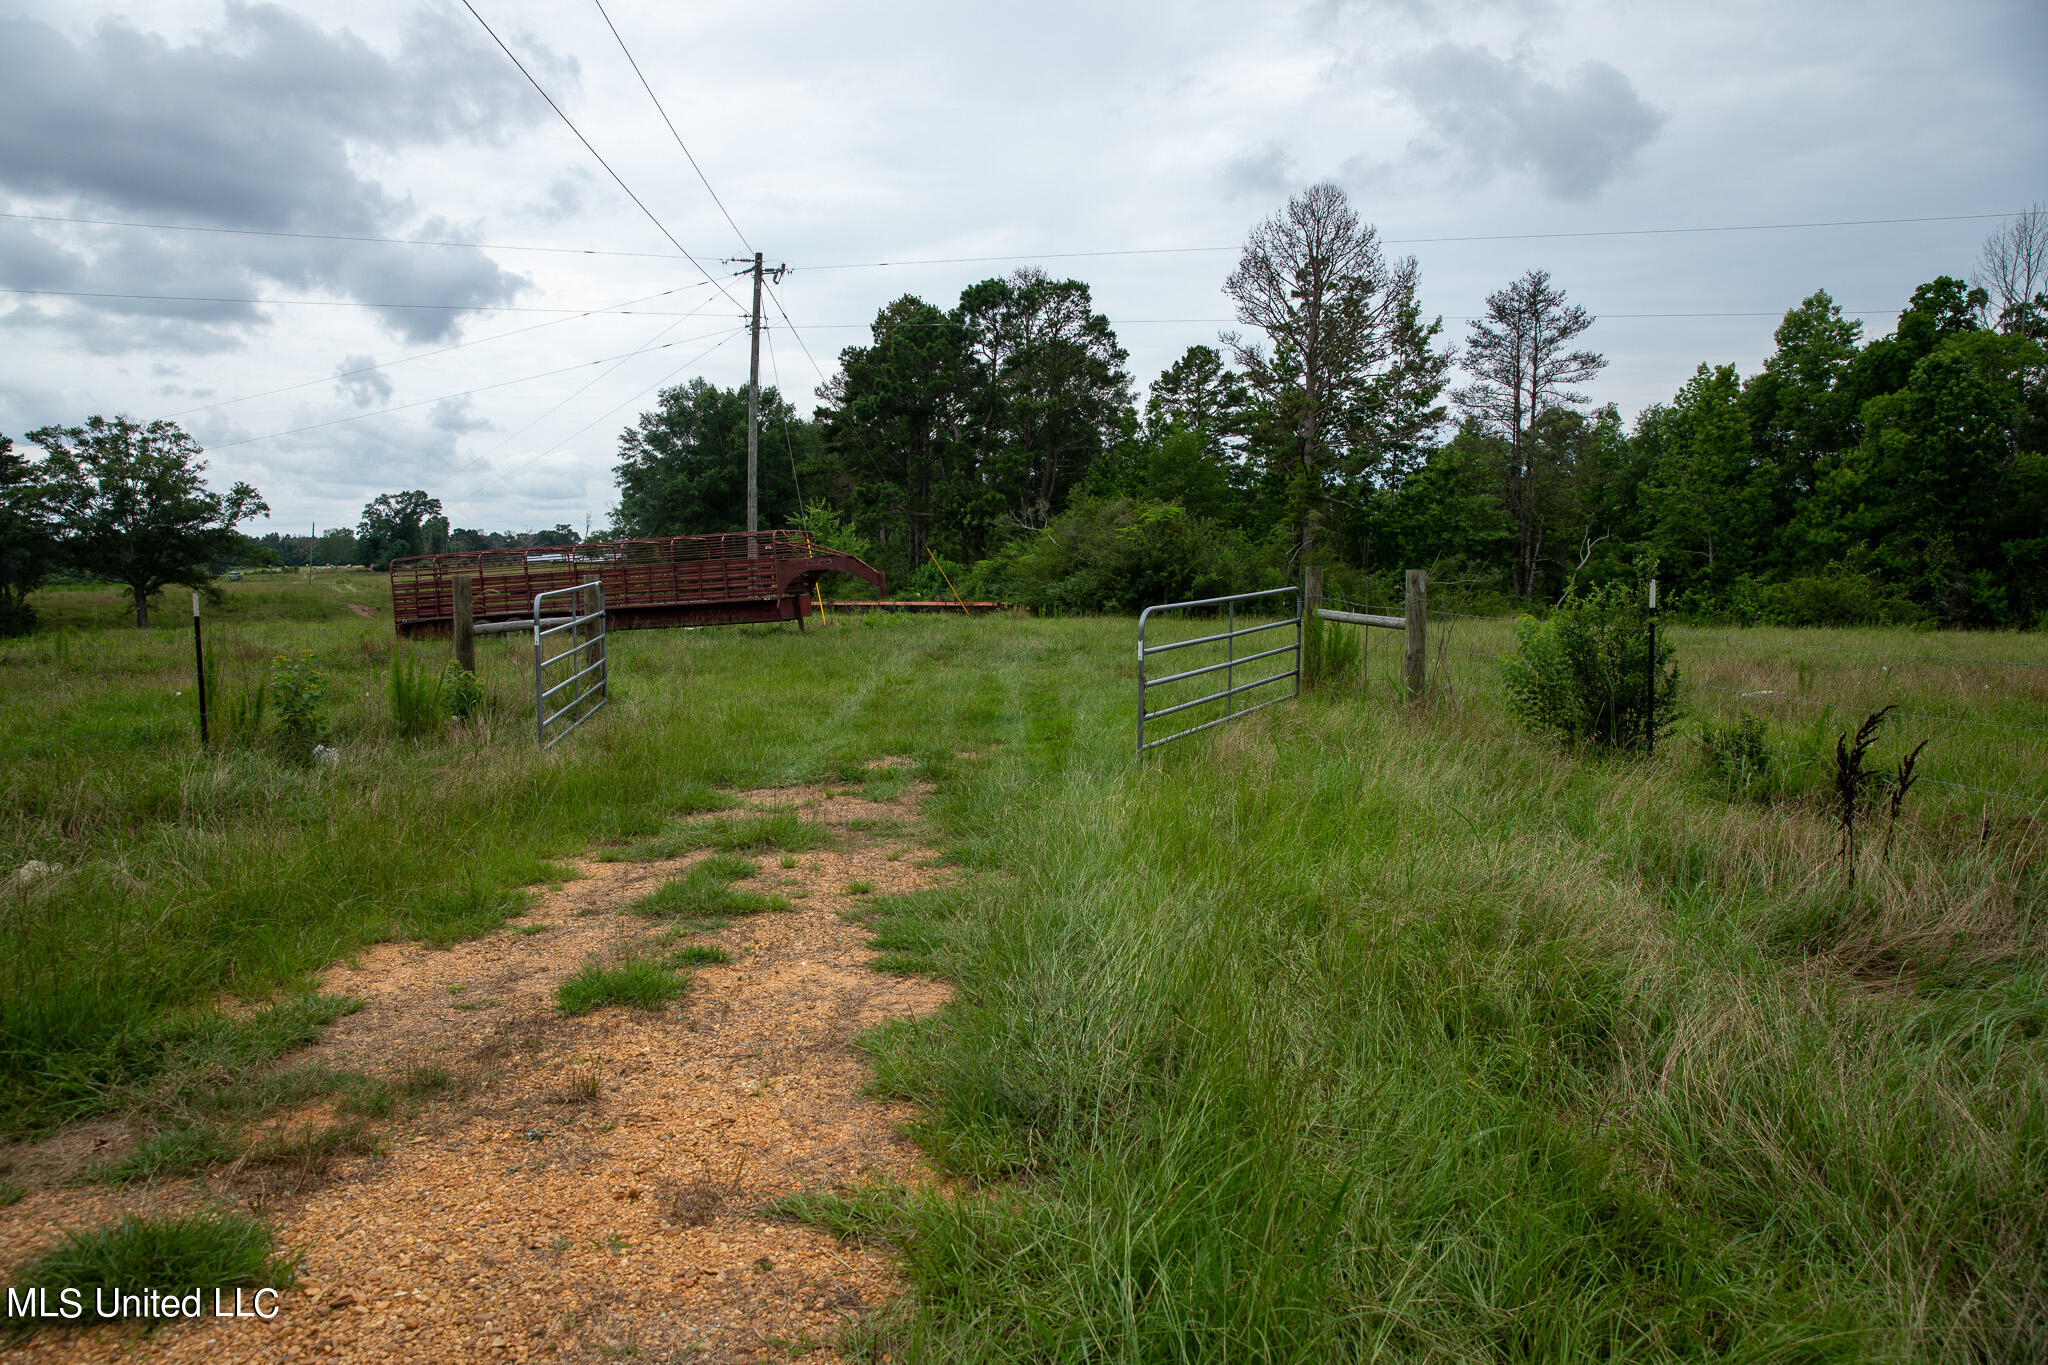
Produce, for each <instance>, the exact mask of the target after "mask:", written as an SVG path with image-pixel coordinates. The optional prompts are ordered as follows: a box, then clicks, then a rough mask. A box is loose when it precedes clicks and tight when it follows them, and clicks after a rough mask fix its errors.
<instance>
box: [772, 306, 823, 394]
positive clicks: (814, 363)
mask: <svg viewBox="0 0 2048 1365" xmlns="http://www.w3.org/2000/svg"><path fill="white" fill-rule="evenodd" d="M768 297H769V298H770V299H771V300H773V301H774V304H775V311H776V312H777V313H780V314H781V315H782V320H783V321H784V322H786V323H788V324H789V334H790V335H791V336H793V337H795V338H796V344H797V345H799V346H802V347H803V352H804V359H806V360H808V361H810V362H811V368H812V369H814V370H816V371H817V372H818V382H819V383H820V384H823V383H825V382H826V381H827V378H828V376H827V375H826V374H825V367H824V366H822V365H820V364H819V363H818V358H817V357H816V356H814V355H812V354H811V348H810V347H809V346H808V345H806V344H805V342H804V334H803V333H802V332H800V331H798V330H797V326H796V323H795V322H792V321H791V320H790V316H789V310H788V309H786V308H784V307H783V306H782V296H781V295H780V294H778V293H776V291H775V288H774V286H773V285H770V286H769V288H768Z"/></svg>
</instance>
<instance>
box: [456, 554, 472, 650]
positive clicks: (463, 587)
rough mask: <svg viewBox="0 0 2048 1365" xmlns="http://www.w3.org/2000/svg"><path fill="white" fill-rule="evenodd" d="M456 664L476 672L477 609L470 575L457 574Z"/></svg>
mask: <svg viewBox="0 0 2048 1365" xmlns="http://www.w3.org/2000/svg"><path fill="white" fill-rule="evenodd" d="M455 666H456V667H457V668H460V669H461V670H462V671H463V672H465V673H472V674H473V673H475V672H476V611H475V608H474V605H473V604H472V602H471V599H470V586H469V575H468V574H466V573H459V574H457V575H455Z"/></svg>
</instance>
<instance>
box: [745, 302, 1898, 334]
mask: <svg viewBox="0 0 2048 1365" xmlns="http://www.w3.org/2000/svg"><path fill="white" fill-rule="evenodd" d="M1786 311H1787V310H1785V309H1773V310H1770V311H1767V312H1743V313H1738V312H1712V313H1598V312H1596V313H1595V314H1594V319H1593V320H1594V321H1595V322H1606V321H1609V320H1611V319H1623V320H1628V319H1660V318H1673V319H1678V318H1781V317H1783V316H1785V313H1786ZM1838 311H1840V312H1841V313H1842V315H1843V316H1844V317H1859V318H1860V317H1893V316H1896V315H1897V314H1899V313H1900V312H1903V311H1904V310H1903V309H1898V308H1860V309H1859V308H1843V309H1840V310H1838ZM1441 316H1442V317H1443V320H1444V321H1446V322H1478V321H1483V319H1482V318H1480V317H1478V316H1476V315H1459V314H1450V313H1445V314H1442V315H1441ZM785 320H786V319H785ZM1104 320H1105V321H1106V322H1108V323H1109V324H1110V325H1111V326H1113V327H1141V326H1177V325H1202V326H1211V325H1213V326H1241V325H1243V322H1242V319H1239V318H1107V319H1104ZM962 325H963V324H961V323H958V322H954V321H952V320H950V319H942V320H940V321H937V322H891V323H890V324H889V327H890V328H891V329H892V330H893V329H895V328H898V327H959V326H962ZM809 326H810V328H811V330H812V331H814V332H838V331H855V330H863V329H866V328H870V327H873V326H874V323H872V322H814V323H810V324H809Z"/></svg>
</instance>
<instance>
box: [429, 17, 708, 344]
mask: <svg viewBox="0 0 2048 1365" xmlns="http://www.w3.org/2000/svg"><path fill="white" fill-rule="evenodd" d="M462 7H463V8H464V9H466V10H468V11H469V12H470V14H471V16H472V17H474V18H475V19H476V21H477V22H478V23H479V24H483V26H484V32H486V33H488V34H490V35H491V41H492V42H494V43H496V44H497V45H498V50H499V51H500V52H503V53H504V54H505V55H506V56H507V57H511V58H512V65H514V66H516V67H518V68H519V74H520V75H522V76H524V77H526V83H527V84H528V85H531V86H532V87H533V88H534V90H535V91H537V92H538V93H539V95H540V97H541V98H542V99H544V100H546V101H547V102H548V108H550V109H552V110H554V111H555V115H556V117H558V118H560V119H561V120H562V122H563V123H565V124H567V125H568V128H569V131H570V132H572V133H574V134H576V140H577V141H578V142H580V143H582V144H583V145H584V147H585V148H586V149H587V150H588V151H589V152H590V154H591V155H592V156H594V157H596V158H597V164H598V165H600V166H602V167H604V169H605V173H606V174H607V175H609V176H611V178H612V179H613V180H615V181H617V182H618V185H619V188H620V189H622V190H624V191H625V192H626V197H627V198H628V199H631V200H632V201H633V202H634V203H635V204H637V205H639V207H640V211H641V212H642V213H644V214H646V215H647V221H648V222H650V223H652V224H654V226H655V227H657V228H660V229H661V235H662V236H664V237H666V238H668V240H669V244H670V245H671V246H673V247H675V249H676V250H677V251H680V252H682V253H683V258H684V259H685V260H687V261H688V262H689V263H690V264H691V265H693V266H696V267H697V273H698V274H700V275H702V276H703V277H704V278H705V279H707V280H711V282H712V284H713V285H714V286H716V287H717V289H718V292H719V293H721V294H725V297H726V298H727V299H729V300H731V302H732V305H733V306H734V307H735V308H737V307H738V306H739V302H740V301H739V300H738V299H735V298H733V296H732V295H731V294H729V293H726V288H725V286H724V285H722V284H719V283H718V281H717V280H715V279H713V278H712V275H711V272H710V271H708V270H706V269H705V268H704V267H703V265H702V264H700V263H699V262H698V260H697V258H696V257H695V256H692V255H691V254H690V250H689V248H688V247H686V246H684V245H683V244H682V243H681V242H679V241H677V240H676V235H675V234H674V233H673V232H670V231H669V230H668V227H667V226H666V225H665V224H664V223H663V222H662V221H661V219H659V218H657V217H655V216H654V210H653V209H651V208H648V207H647V205H646V203H644V202H643V201H642V200H641V198H640V196H639V195H637V194H635V193H633V187H632V186H631V185H628V184H627V183H626V181H625V178H624V177H623V176H621V175H620V174H619V173H618V172H617V171H615V170H613V169H612V163H611V162H609V161H606V160H605V159H604V157H603V155H602V154H600V153H599V152H598V150H597V148H595V147H593V146H591V143H590V139H589V138H587V137H585V136H583V130H582V129H581V128H578V127H577V126H576V124H575V121H574V120H573V119H571V118H570V117H569V116H568V115H567V114H565V113H563V112H562V106H561V105H559V104H556V103H555V97H554V96H552V95H550V94H549V93H548V92H547V91H546V90H544V89H542V88H541V83H540V82H539V81H537V80H535V79H534V78H533V73H532V72H531V71H528V70H527V69H526V63H524V62H522V61H520V60H519V58H518V57H516V56H513V53H512V49H511V48H509V47H506V46H505V40H504V39H503V38H500V37H499V36H498V32H497V30H496V29H494V28H492V27H491V26H490V25H489V24H488V23H485V21H484V17H483V15H481V14H478V13H477V12H476V6H475V5H472V4H470V3H469V0H462ZM607 22H609V21H607Z"/></svg>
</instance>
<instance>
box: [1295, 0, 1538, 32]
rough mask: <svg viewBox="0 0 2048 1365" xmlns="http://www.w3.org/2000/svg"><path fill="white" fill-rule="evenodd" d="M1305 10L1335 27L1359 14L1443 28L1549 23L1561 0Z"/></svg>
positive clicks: (1350, 1) (1318, 0) (1381, 2)
mask: <svg viewBox="0 0 2048 1365" xmlns="http://www.w3.org/2000/svg"><path fill="white" fill-rule="evenodd" d="M1303 14H1304V16H1305V17H1306V18H1307V20H1308V22H1309V24H1310V25H1311V26H1312V27H1315V28H1332V27H1335V26H1337V25H1338V24H1341V23H1343V22H1344V21H1345V20H1347V19H1349V18H1350V17H1351V16H1353V15H1359V16H1363V17H1365V18H1367V19H1370V20H1373V21H1379V20H1383V19H1397V20H1405V21H1406V22H1408V23H1412V24H1414V25H1416V26H1417V27H1418V28H1423V29H1427V30H1429V31H1431V32H1442V31H1444V30H1446V29H1451V28H1456V27H1459V26H1461V25H1469V24H1471V23H1474V22H1479V21H1485V20H1489V19H1516V20H1520V21H1522V22H1523V23H1525V24H1548V23H1550V22H1552V21H1554V20H1555V19H1556V17H1557V0H1309V3H1308V5H1307V6H1306V8H1305V9H1304V11H1303Z"/></svg>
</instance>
